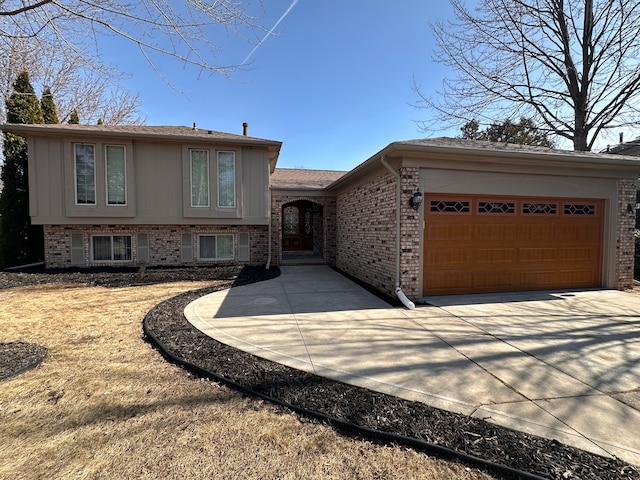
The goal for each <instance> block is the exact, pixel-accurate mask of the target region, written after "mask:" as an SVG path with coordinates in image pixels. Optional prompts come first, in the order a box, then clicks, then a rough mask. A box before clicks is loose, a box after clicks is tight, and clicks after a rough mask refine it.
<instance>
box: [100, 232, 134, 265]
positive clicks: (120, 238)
mask: <svg viewBox="0 0 640 480" xmlns="http://www.w3.org/2000/svg"><path fill="white" fill-rule="evenodd" d="M91 258H92V259H93V261H94V262H123V261H129V260H131V235H94V236H92V237H91Z"/></svg>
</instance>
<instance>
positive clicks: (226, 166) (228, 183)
mask: <svg viewBox="0 0 640 480" xmlns="http://www.w3.org/2000/svg"><path fill="white" fill-rule="evenodd" d="M218 206H219V207H235V206H236V157H235V152H218Z"/></svg>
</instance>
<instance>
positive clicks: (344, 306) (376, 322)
mask: <svg viewBox="0 0 640 480" xmlns="http://www.w3.org/2000/svg"><path fill="white" fill-rule="evenodd" d="M281 271H282V275H281V276H280V277H278V278H276V279H273V280H268V281H266V282H261V283H257V284H252V285H246V286H241V287H235V288H232V289H230V290H226V291H222V292H216V293H213V294H210V295H207V296H205V297H202V298H200V299H198V300H196V301H195V302H193V303H191V304H190V305H189V306H187V308H186V309H185V314H186V316H187V318H188V319H189V321H190V322H191V323H193V325H195V326H196V327H197V328H198V329H200V330H201V331H203V332H204V333H206V334H207V335H209V336H211V337H213V338H215V339H217V340H219V341H221V342H224V343H226V344H229V345H232V346H234V347H236V348H239V349H242V350H245V351H247V352H250V353H253V354H255V355H259V356H261V357H264V358H267V359H270V360H273V361H276V362H280V363H283V364H286V365H288V366H291V367H294V368H298V369H301V370H306V371H309V372H313V373H316V374H318V375H322V376H326V377H330V378H333V379H336V380H340V381H343V382H347V383H351V384H354V385H359V386H362V387H366V388H369V389H372V390H377V391H380V392H384V393H388V394H391V395H396V396H399V397H402V398H405V399H409V400H417V401H420V402H424V403H427V404H429V405H432V406H435V407H439V408H443V409H446V410H450V411H454V412H458V413H463V414H465V415H472V416H475V417H478V418H482V419H484V420H486V421H489V422H495V423H497V424H499V425H503V426H506V427H510V428H513V429H517V430H521V431H524V432H528V433H531V434H534V435H539V436H543V437H547V438H554V439H557V440H559V441H561V442H563V443H566V444H569V445H573V446H576V447H578V448H581V449H584V450H588V451H591V452H594V453H597V454H599V455H604V456H616V457H619V458H621V459H623V460H625V461H627V462H629V463H632V464H635V465H640V435H639V434H638V432H640V295H635V294H631V293H625V292H619V291H612V290H597V291H581V292H566V293H562V292H527V293H516V294H500V295H497V294H494V295H470V296H448V297H431V298H428V299H427V300H428V301H429V302H430V304H431V305H429V306H419V307H418V308H416V309H415V310H407V309H405V308H392V307H390V306H389V304H387V303H385V302H384V301H382V300H380V299H379V298H377V297H376V296H374V295H372V294H370V293H369V292H367V291H366V290H364V289H363V288H361V287H360V286H358V285H357V284H355V283H353V282H351V281H350V280H348V279H346V278H345V277H343V276H342V275H340V274H338V273H337V272H335V271H334V270H332V269H330V268H329V267H326V266H298V267H293V266H290V267H281Z"/></svg>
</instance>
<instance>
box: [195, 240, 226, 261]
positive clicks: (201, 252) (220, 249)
mask: <svg viewBox="0 0 640 480" xmlns="http://www.w3.org/2000/svg"><path fill="white" fill-rule="evenodd" d="M198 259H199V260H231V259H233V235H227V234H225V235H198Z"/></svg>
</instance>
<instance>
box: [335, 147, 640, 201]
mask: <svg viewBox="0 0 640 480" xmlns="http://www.w3.org/2000/svg"><path fill="white" fill-rule="evenodd" d="M382 157H385V158H387V160H389V159H392V158H400V157H402V158H416V159H422V160H424V159H441V160H442V159H446V161H451V162H464V161H466V162H468V161H472V162H476V163H478V164H481V163H485V164H520V165H539V166H560V165H562V166H566V167H569V168H591V169H597V170H618V171H629V172H631V171H634V172H638V173H640V159H638V157H633V156H630V155H612V154H611V153H595V152H578V151H573V150H559V149H553V148H547V147H535V146H530V145H519V144H513V143H501V142H489V141H486V140H467V139H462V138H446V137H440V138H422V139H417V140H406V141H400V142H393V143H391V144H389V145H387V146H386V147H385V148H383V149H382V150H380V151H379V152H378V153H376V154H375V155H373V156H372V157H370V158H369V159H368V160H366V161H365V162H363V163H361V164H360V165H358V166H357V167H355V168H354V169H353V170H351V171H349V172H348V173H347V174H346V175H344V176H343V177H341V178H339V179H338V180H336V181H335V182H333V183H332V184H331V185H329V186H328V187H327V188H328V189H333V188H339V187H340V186H341V185H345V184H347V183H350V182H351V181H352V180H355V179H357V178H359V177H360V175H363V174H364V173H365V172H368V171H372V170H374V169H378V168H384V167H383V166H382V162H381V161H380V159H381V158H382Z"/></svg>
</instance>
